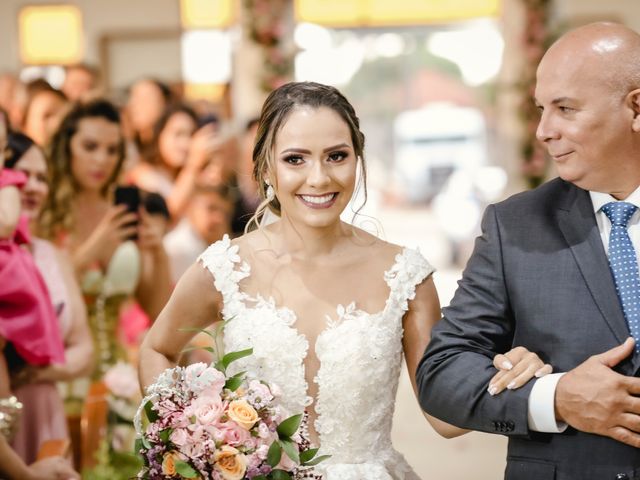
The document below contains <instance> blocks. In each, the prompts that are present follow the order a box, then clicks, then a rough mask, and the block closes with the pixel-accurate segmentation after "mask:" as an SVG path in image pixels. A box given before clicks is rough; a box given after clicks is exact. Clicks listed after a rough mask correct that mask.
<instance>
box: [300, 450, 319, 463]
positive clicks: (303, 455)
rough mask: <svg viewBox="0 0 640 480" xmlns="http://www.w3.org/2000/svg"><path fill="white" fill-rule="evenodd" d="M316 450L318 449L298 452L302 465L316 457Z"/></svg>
mask: <svg viewBox="0 0 640 480" xmlns="http://www.w3.org/2000/svg"><path fill="white" fill-rule="evenodd" d="M318 450H319V448H310V449H309V450H305V451H303V452H300V461H301V462H302V463H305V462H308V461H309V460H311V459H312V458H313V457H315V456H316V453H318Z"/></svg>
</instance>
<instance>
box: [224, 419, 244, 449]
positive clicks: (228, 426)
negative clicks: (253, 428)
mask: <svg viewBox="0 0 640 480" xmlns="http://www.w3.org/2000/svg"><path fill="white" fill-rule="evenodd" d="M219 429H220V431H221V432H223V433H224V440H223V441H224V442H225V443H226V444H228V445H231V446H232V447H235V446H240V445H245V444H246V443H247V442H248V441H249V440H251V434H250V433H249V432H248V431H247V430H245V429H244V428H242V427H241V426H239V425H237V424H236V423H234V422H225V423H222V424H220V426H219Z"/></svg>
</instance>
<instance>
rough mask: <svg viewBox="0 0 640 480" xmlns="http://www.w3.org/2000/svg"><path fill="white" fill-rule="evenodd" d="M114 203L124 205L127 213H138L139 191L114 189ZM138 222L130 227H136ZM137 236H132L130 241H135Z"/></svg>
mask: <svg viewBox="0 0 640 480" xmlns="http://www.w3.org/2000/svg"><path fill="white" fill-rule="evenodd" d="M114 203H115V204H116V205H126V206H127V211H128V212H134V213H137V212H138V208H140V189H139V188H138V187H116V191H115V195H114ZM137 223H138V222H137V221H136V222H132V223H131V225H136V224H137ZM137 238H138V236H137V235H132V236H131V237H130V240H136V239H137Z"/></svg>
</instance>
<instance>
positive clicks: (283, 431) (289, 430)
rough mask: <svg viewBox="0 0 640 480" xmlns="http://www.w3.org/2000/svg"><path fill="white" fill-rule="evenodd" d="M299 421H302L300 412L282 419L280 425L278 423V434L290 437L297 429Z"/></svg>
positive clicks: (281, 436)
mask: <svg viewBox="0 0 640 480" xmlns="http://www.w3.org/2000/svg"><path fill="white" fill-rule="evenodd" d="M300 422H302V414H299V415H294V416H293V417H289V418H287V419H286V420H284V421H283V422H282V423H281V424H280V425H278V435H279V436H280V438H283V437H291V436H292V435H293V434H295V433H296V432H297V431H298V427H299V426H300Z"/></svg>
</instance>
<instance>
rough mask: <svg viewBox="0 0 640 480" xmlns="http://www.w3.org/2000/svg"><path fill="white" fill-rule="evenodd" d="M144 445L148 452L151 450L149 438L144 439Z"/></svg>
mask: <svg viewBox="0 0 640 480" xmlns="http://www.w3.org/2000/svg"><path fill="white" fill-rule="evenodd" d="M142 445H143V446H144V448H146V449H147V450H149V449H150V448H151V447H152V445H151V442H150V441H149V439H148V438H147V437H142Z"/></svg>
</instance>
